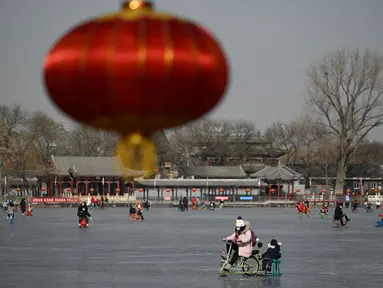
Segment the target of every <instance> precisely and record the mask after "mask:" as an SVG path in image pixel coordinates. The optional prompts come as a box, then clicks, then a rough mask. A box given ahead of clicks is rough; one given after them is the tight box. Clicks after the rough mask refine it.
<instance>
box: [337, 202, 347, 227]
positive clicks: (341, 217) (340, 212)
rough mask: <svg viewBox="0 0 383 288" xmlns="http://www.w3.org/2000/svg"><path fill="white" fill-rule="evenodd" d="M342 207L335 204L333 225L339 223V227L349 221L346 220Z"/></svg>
mask: <svg viewBox="0 0 383 288" xmlns="http://www.w3.org/2000/svg"><path fill="white" fill-rule="evenodd" d="M342 206H343V203H340V202H338V203H337V204H336V207H335V211H334V222H333V223H335V222H339V223H340V225H342V226H345V225H346V224H347V222H349V221H350V220H351V219H350V218H348V217H347V215H346V214H344V213H343V209H342Z"/></svg>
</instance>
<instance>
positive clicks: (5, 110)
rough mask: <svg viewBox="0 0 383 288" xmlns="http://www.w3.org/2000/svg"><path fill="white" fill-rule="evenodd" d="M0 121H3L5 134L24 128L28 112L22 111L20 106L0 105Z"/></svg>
mask: <svg viewBox="0 0 383 288" xmlns="http://www.w3.org/2000/svg"><path fill="white" fill-rule="evenodd" d="M0 122H3V123H5V125H6V127H7V135H8V136H10V135H11V134H12V133H14V132H19V131H20V130H24V127H25V124H26V123H27V122H28V113H27V112H25V111H23V110H22V109H21V107H20V106H18V105H13V106H6V105H0Z"/></svg>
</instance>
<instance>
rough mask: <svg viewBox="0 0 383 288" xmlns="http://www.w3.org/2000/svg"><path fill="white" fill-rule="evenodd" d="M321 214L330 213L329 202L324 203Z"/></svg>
mask: <svg viewBox="0 0 383 288" xmlns="http://www.w3.org/2000/svg"><path fill="white" fill-rule="evenodd" d="M320 214H321V215H326V216H327V215H328V207H327V204H325V203H324V204H323V205H322V209H321V211H320Z"/></svg>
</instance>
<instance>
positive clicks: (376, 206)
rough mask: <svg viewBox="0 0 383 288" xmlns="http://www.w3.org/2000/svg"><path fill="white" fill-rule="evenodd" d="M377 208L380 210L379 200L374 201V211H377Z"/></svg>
mask: <svg viewBox="0 0 383 288" xmlns="http://www.w3.org/2000/svg"><path fill="white" fill-rule="evenodd" d="M379 208H380V200H379V199H378V200H376V202H375V209H376V210H379Z"/></svg>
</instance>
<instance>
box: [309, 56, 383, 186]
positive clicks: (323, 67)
mask: <svg viewBox="0 0 383 288" xmlns="http://www.w3.org/2000/svg"><path fill="white" fill-rule="evenodd" d="M382 71H383V57H382V55H380V54H379V53H377V52H371V51H370V50H365V51H364V53H361V52H360V51H359V50H358V49H356V50H354V51H347V50H339V51H337V52H335V53H333V54H330V55H329V56H328V57H327V58H325V59H323V60H322V61H321V62H320V63H317V64H316V65H313V66H311V67H310V68H309V70H308V73H307V76H308V98H307V103H308V104H309V106H310V107H311V108H312V109H313V111H314V113H315V114H316V115H317V116H318V118H317V120H318V123H319V124H320V125H321V126H322V127H324V128H325V129H326V130H327V132H328V133H330V134H332V135H334V136H335V137H336V139H337V145H336V146H337V163H336V164H337V180H336V187H335V192H336V193H343V186H344V179H345V172H346V167H347V165H348V161H349V158H350V157H351V155H352V153H353V152H354V150H355V149H356V147H357V146H358V145H359V144H360V142H361V141H362V140H364V139H365V138H366V137H367V136H368V134H369V133H370V132H371V131H372V130H373V129H374V128H376V127H378V126H380V125H381V124H382V121H383V106H382V95H383V78H382V75H383V73H382Z"/></svg>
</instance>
